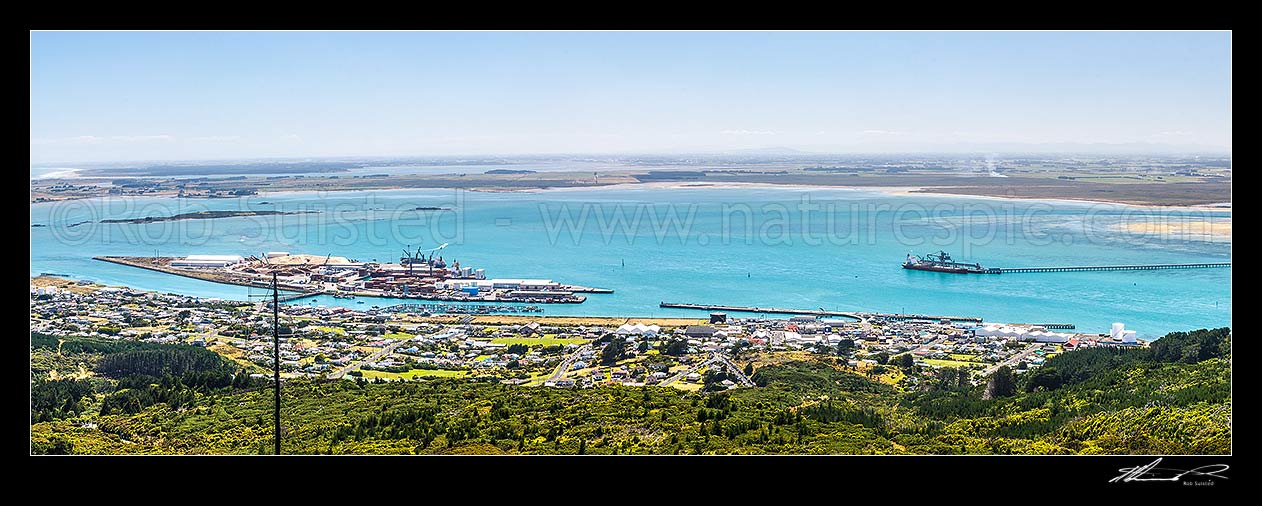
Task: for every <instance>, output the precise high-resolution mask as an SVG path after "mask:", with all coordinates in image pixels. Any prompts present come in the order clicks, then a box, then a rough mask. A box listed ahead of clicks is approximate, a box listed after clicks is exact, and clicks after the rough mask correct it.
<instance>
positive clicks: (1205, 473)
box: [1109, 458, 1230, 483]
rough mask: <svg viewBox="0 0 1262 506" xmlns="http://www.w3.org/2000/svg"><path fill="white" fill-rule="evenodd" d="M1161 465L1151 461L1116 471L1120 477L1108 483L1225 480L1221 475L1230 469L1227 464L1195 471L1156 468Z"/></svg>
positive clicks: (1200, 468)
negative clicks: (1186, 478) (1199, 479)
mask: <svg viewBox="0 0 1262 506" xmlns="http://www.w3.org/2000/svg"><path fill="white" fill-rule="evenodd" d="M1160 463H1161V459H1160V458H1158V459H1157V460H1154V461H1152V463H1151V464H1148V465H1144V466H1137V467H1123V468H1121V469H1118V471H1121V472H1122V474H1121V476H1118V477H1116V478H1113V479H1111V480H1109V483H1117V482H1122V483H1127V482H1132V481H1182V480H1183V478H1184V477H1185V476H1186V477H1188V478H1190V479H1192V478H1222V479H1224V480H1225V479H1227V477H1226V476H1223V475H1221V474H1218V473H1221V472H1223V471H1226V470H1227V469H1230V466H1228V465H1227V464H1209V465H1205V466H1201V467H1197V468H1195V469H1186V470H1184V469H1172V468H1169V467H1157V464H1160Z"/></svg>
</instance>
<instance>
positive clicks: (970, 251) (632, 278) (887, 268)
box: [31, 187, 1231, 337]
mask: <svg viewBox="0 0 1262 506" xmlns="http://www.w3.org/2000/svg"><path fill="white" fill-rule="evenodd" d="M417 206H438V207H447V208H450V210H448V211H417V210H415V208H416V207H417ZM207 209H212V210H244V209H253V210H264V209H267V210H272V209H275V210H282V211H316V212H314V213H306V214H298V215H284V216H262V217H239V218H228V219H218V220H189V221H178V222H165V223H151V224H145V225H138V224H99V223H94V222H95V221H98V220H101V219H107V218H128V217H141V216H163V215H170V214H176V213H180V212H190V211H198V210H207ZM637 217H638V218H637ZM1145 221H1149V222H1151V221H1157V222H1160V221H1176V222H1177V221H1187V222H1194V223H1200V222H1219V223H1221V222H1230V213H1229V212H1214V213H1206V212H1186V211H1161V212H1158V211H1153V210H1148V209H1143V208H1135V207H1126V206H1113V205H1099V204H1087V203H1069V202H1047V201H1009V200H1001V199H986V198H971V197H944V196H916V195H906V196H904V195H889V194H883V193H878V192H872V191H863V190H848V189H818V188H816V189H794V188H674V189H667V188H644V187H639V188H620V189H619V188H614V189H609V188H606V189H599V190H552V191H542V192H534V193H479V192H457V191H451V190H406V191H377V192H332V193H312V192H301V193H285V194H267V195H261V196H253V197H246V198H240V199H213V200H207V199H172V198H108V199H94V200H85V201H75V202H69V203H46V204H36V205H32V206H31V223H32V224H43V225H48V226H47V227H38V228H31V274H32V275H36V274H39V273H42V272H53V273H61V274H69V275H73V276H75V277H77V278H85V279H90V280H93V281H97V282H102V283H107V284H119V285H128V286H132V287H135V288H140V289H146V290H157V291H162V292H174V293H182V294H189V295H198V296H204V297H219V298H229V299H244V298H245V296H246V295H247V294H248V293H250V292H251V290H250V289H247V288H245V287H238V286H230V285H220V284H215V283H209V282H203V281H199V280H194V279H188V278H182V277H178V276H170V275H165V274H161V273H157V272H151V271H146V270H142V269H136V268H131V267H125V266H121V265H114V264H109V263H105V262H100V261H94V260H92V257H93V256H98V255H154V254H156V253H160V254H162V255H164V256H182V255H187V254H197V253H203V254H239V255H243V256H248V255H251V254H256V255H257V254H259V253H261V252H264V251H277V250H281V251H290V252H294V253H299V252H301V253H311V254H317V255H327V254H330V253H331V254H333V255H339V256H347V257H351V258H355V259H359V260H370V259H378V260H382V261H385V260H390V261H398V258H399V256H401V255H402V249H403V248H405V247H407V246H408V245H411V247H412V249H416V248H418V247H420V248H432V247H435V246H437V245H439V244H442V243H449V246H448V247H447V248H446V249H444V250H442V251H441V254H442V255H443V257H444V258H445V259H446V260H448V262H451V261H453V260H458V261H460V262H461V265H468V266H473V267H480V268H485V269H486V271H487V275H488V277H505V278H547V279H554V280H557V281H560V282H564V283H571V284H578V285H585V286H595V287H604V288H612V289H614V290H616V293H614V294H609V295H599V294H593V295H590V296H589V297H588V300H587V302H586V303H584V304H577V305H548V306H546V312H545V314H553V315H623V316H704V314H705V313H704V312H699V311H689V310H671V309H661V308H659V307H658V304H659V303H660V302H662V301H668V302H693V303H708V304H730V305H748V306H755V305H756V306H764V307H766V306H776V307H788V308H821V307H822V308H827V309H834V310H853V311H880V312H913V313H924V314H941V315H968V316H981V317H983V318H985V319H986V320H987V321H997V322H1028V323H1062V322H1063V323H1074V324H1076V325H1077V326H1078V329H1079V330H1080V331H1084V332H1104V331H1107V329H1108V327H1109V324H1111V323H1112V322H1115V321H1116V322H1125V323H1126V324H1127V327H1128V328H1131V329H1134V330H1136V331H1138V333H1139V334H1140V335H1141V336H1149V337H1152V336H1156V335H1161V334H1164V333H1166V332H1169V331H1175V330H1189V329H1195V328H1201V327H1213V326H1226V325H1230V320H1231V269H1192V270H1166V271H1119V272H1081V273H1056V274H1004V275H952V274H940V273H930V272H919V271H909V270H905V269H902V268H901V267H900V264H901V262H902V261H903V260H904V257H905V255H906V254H908V253H917V254H923V253H929V252H934V251H938V250H945V251H947V252H948V253H950V254H952V255H953V256H954V257H955V258H956V259H957V260H964V261H969V262H980V263H981V264H983V265H984V266H987V267H1019V266H1057V265H1115V264H1145V263H1191V262H1223V261H1228V260H1229V259H1230V250H1231V244H1230V240H1229V239H1225V240H1224V239H1222V238H1214V237H1212V236H1209V235H1206V234H1203V233H1199V232H1197V233H1191V234H1179V235H1169V236H1156V235H1146V234H1141V233H1135V232H1130V231H1127V230H1126V229H1125V228H1124V226H1125V225H1126V224H1127V223H1137V222H1145ZM80 222H85V223H82V224H80V225H78V226H70V225H72V224H75V223H80ZM253 293H259V292H258V290H257V289H255V290H253ZM358 300H362V301H363V302H364V304H357V303H356V302H357V300H350V301H345V300H338V299H333V298H331V297H319V298H317V299H314V300H312V299H306V300H302V301H301V302H298V303H300V304H315V305H327V306H335V305H340V306H347V307H353V308H359V309H363V308H366V307H371V306H372V305H380V306H386V305H390V304H395V303H399V302H404V301H399V300H393V299H370V298H361V299H358Z"/></svg>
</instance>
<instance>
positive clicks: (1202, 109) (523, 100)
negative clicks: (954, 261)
mask: <svg viewBox="0 0 1262 506" xmlns="http://www.w3.org/2000/svg"><path fill="white" fill-rule="evenodd" d="M1230 50H1231V37H1230V33H1227V32H1119V33H1114V32H1085V33H1078V32H1011V33H1008V32H1002V33H1001V32H944V33H937V32H928V33H925V32H596V33H584V32H420V33H418V32H377V33H373V32H368V33H352V32H329V33H324V32H260V33H252V32H228V33H214V32H192V33H180V32H140V33H113V32H86V33H68V32H35V33H32V34H31V134H30V137H31V163H32V164H42V163H51V162H60V161H67V162H79V161H116V160H149V159H155V160H156V159H206V158H237V157H271V156H326V155H333V156H339V155H444V154H502V153H604V152H654V151H668V152H684V151H721V150H739V149H751V148H763V147H772V146H776V147H790V148H796V149H802V150H809V151H836V152H879V151H900V150H933V149H938V148H943V147H947V148H949V147H951V146H956V147H959V146H964V147H965V148H968V147H978V148H979V149H987V148H988V147H992V146H993V145H996V144H999V143H1155V144H1164V145H1174V146H1179V147H1185V148H1216V149H1230V147H1231V54H1230Z"/></svg>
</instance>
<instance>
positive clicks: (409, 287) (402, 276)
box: [95, 244, 613, 304]
mask: <svg viewBox="0 0 1262 506" xmlns="http://www.w3.org/2000/svg"><path fill="white" fill-rule="evenodd" d="M444 247H446V244H444V245H442V246H439V247H438V248H432V249H431V250H417V251H416V252H410V251H407V250H405V251H404V256H402V257H400V259H399V262H397V263H395V262H378V261H376V259H373V260H372V261H367V262H361V261H358V260H352V259H348V258H345V257H337V256H333V255H332V254H331V253H330V254H328V255H326V256H323V257H322V256H319V255H308V254H290V253H289V252H285V251H273V252H267V253H263V254H261V255H258V256H248V257H242V256H240V255H188V256H185V257H130V256H103V257H95V259H96V260H101V261H106V262H111V263H116V264H122V265H128V266H132V267H139V268H143V269H149V270H154V271H159V272H164V273H168V274H174V275H179V276H185V277H190V278H196V279H201V280H206V281H212V282H216V283H225V284H233V285H241V286H251V287H259V288H271V286H272V275H273V273H274V274H276V279H277V285H278V288H280V289H281V290H286V291H293V292H298V293H296V294H291V295H284V296H282V299H283V300H284V301H290V300H296V299H301V298H306V297H313V296H317V295H332V296H333V297H334V298H342V299H348V298H355V297H382V298H397V299H417V300H428V301H443V302H503V303H529V304H578V303H582V302H584V301H586V300H587V297H586V296H585V295H581V294H582V293H613V290H610V289H605V288H590V287H584V286H578V285H568V284H562V283H558V282H556V281H553V280H550V279H503V278H497V279H488V278H487V277H486V271H485V269H474V268H471V267H467V266H461V265H460V262H452V263H451V264H450V265H449V264H448V262H447V261H446V260H445V259H444V258H443V257H442V256H438V255H437V250H441V249H442V248H444ZM427 252H428V253H429V254H426V253H427Z"/></svg>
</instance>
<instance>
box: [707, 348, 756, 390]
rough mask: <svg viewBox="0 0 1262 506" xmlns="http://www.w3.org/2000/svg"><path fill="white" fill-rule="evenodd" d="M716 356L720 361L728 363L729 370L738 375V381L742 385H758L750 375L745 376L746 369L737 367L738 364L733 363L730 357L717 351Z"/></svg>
mask: <svg viewBox="0 0 1262 506" xmlns="http://www.w3.org/2000/svg"><path fill="white" fill-rule="evenodd" d="M714 356H715V358H717V359H719V361H721V362H723V364H725V365H727V369H728V371H730V372H731V373H732V375H733V376H736V381H737V382H738V383H740V384H741V385H742V386H747V387H752V386H756V385H755V384H754V381H753V380H751V379H749V377H748V376H745V371H742V370H741V369H740V368H739V367H736V364H734V363H732V361H731V360H730V359H728V358H727V356H726V355H722V354H718V353H715V354H714Z"/></svg>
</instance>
